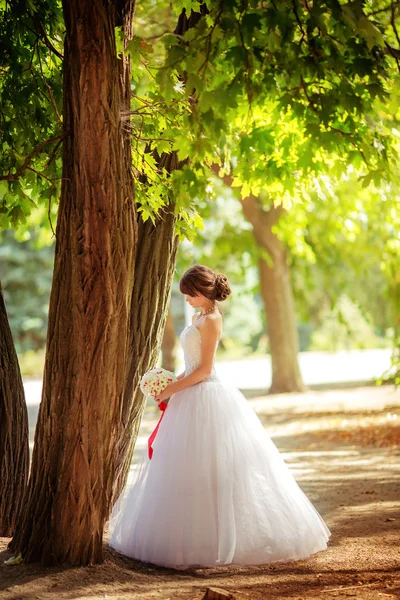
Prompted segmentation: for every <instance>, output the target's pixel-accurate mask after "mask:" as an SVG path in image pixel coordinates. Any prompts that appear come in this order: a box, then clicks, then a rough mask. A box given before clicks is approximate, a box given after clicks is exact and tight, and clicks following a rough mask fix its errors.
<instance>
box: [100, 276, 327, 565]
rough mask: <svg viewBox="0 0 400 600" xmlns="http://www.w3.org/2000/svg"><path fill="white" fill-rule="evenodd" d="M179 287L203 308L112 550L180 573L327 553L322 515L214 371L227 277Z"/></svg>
mask: <svg viewBox="0 0 400 600" xmlns="http://www.w3.org/2000/svg"><path fill="white" fill-rule="evenodd" d="M180 290H181V292H182V294H184V295H185V297H186V301H187V302H188V303H189V304H190V305H191V306H192V307H194V308H197V309H199V311H198V312H197V313H196V314H195V315H194V317H193V321H192V324H191V325H188V326H187V327H186V328H185V329H184V330H183V331H182V333H181V336H180V339H181V344H182V347H183V351H184V358H185V371H184V373H182V374H181V375H179V376H178V380H177V381H176V382H174V383H171V384H170V385H168V387H167V388H166V389H165V390H164V391H163V392H162V393H161V394H160V395H159V396H158V398H157V400H160V401H165V400H166V399H168V398H169V403H168V407H167V409H166V410H165V414H164V418H163V420H162V421H161V424H160V427H159V429H158V432H157V436H156V438H155V440H154V441H153V444H152V447H153V451H154V454H153V456H152V459H151V460H150V459H149V458H146V459H145V462H144V464H143V465H142V469H141V470H140V472H139V474H138V475H137V476H136V480H135V481H134V482H133V485H131V486H127V487H126V489H125V490H124V492H123V494H121V497H120V498H119V500H118V501H117V503H116V505H115V507H114V510H113V514H112V517H111V520H110V532H111V536H110V545H111V546H112V547H113V548H115V549H116V550H118V552H121V553H122V554H125V555H127V556H130V557H133V558H136V559H138V560H141V561H145V562H150V563H154V564H156V565H163V566H167V567H174V568H176V569H182V568H187V567H191V566H208V567H211V566H213V567H215V566H221V565H230V564H235V565H248V564H253V565H255V564H266V563H271V562H273V561H289V560H297V559H301V558H305V557H307V556H310V555H311V554H314V553H315V552H318V551H320V550H323V549H325V548H326V546H327V541H328V538H329V536H330V531H329V529H328V527H327V526H326V524H325V522H324V521H323V519H322V517H321V516H320V515H319V513H318V512H317V510H316V509H315V508H314V506H313V505H312V504H311V502H310V501H309V499H308V498H307V496H306V495H305V494H304V492H303V491H302V490H301V489H300V487H299V486H298V484H297V483H296V481H295V479H294V478H293V475H292V473H291V472H290V470H289V468H288V466H287V465H286V463H285V462H284V460H283V458H282V457H281V455H280V454H279V452H278V450H277V448H276V446H275V445H274V443H273V442H272V440H271V439H270V437H269V436H268V435H267V433H266V432H265V431H264V428H263V426H262V424H261V422H260V420H259V419H258V417H257V415H256V414H255V412H254V411H253V409H252V408H251V406H250V405H249V404H248V402H247V400H246V399H245V398H244V396H243V395H242V393H241V392H240V391H239V390H237V389H236V388H234V387H233V386H231V385H226V384H224V383H222V382H221V381H219V379H218V377H217V374H216V372H215V368H214V357H215V352H216V349H217V345H218V341H219V339H220V337H221V333H222V316H221V313H220V312H219V310H218V304H217V302H219V301H222V300H225V299H226V298H227V297H228V296H229V294H230V287H229V283H228V280H227V278H226V277H225V275H222V274H220V273H215V272H214V271H212V270H211V269H209V268H208V267H205V266H202V265H195V266H193V267H191V268H190V269H189V270H188V271H186V272H185V273H184V275H183V277H182V279H181V281H180Z"/></svg>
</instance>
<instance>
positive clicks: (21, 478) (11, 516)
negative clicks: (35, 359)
mask: <svg viewBox="0 0 400 600" xmlns="http://www.w3.org/2000/svg"><path fill="white" fill-rule="evenodd" d="M28 469H29V433H28V412H27V410H26V403H25V394H24V387H23V385H22V378H21V372H20V370H19V364H18V358H17V353H16V352H15V348H14V344H13V340H12V335H11V330H10V326H9V324H8V319H7V312H6V307H5V304H4V298H3V294H2V290H1V284H0V536H2V537H11V535H12V534H13V533H14V529H15V524H16V522H17V519H18V517H19V514H20V511H21V507H22V502H23V496H24V493H25V489H26V483H27V480H28Z"/></svg>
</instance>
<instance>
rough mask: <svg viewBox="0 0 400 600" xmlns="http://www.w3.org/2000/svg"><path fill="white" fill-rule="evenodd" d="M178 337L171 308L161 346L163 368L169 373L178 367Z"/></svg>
mask: <svg viewBox="0 0 400 600" xmlns="http://www.w3.org/2000/svg"><path fill="white" fill-rule="evenodd" d="M175 346H176V335H175V329H174V317H173V315H172V311H171V307H170V308H169V310H168V314H167V320H166V322H165V329H164V335H163V339H162V344H161V352H162V364H161V366H162V367H163V368H164V369H167V370H168V371H175V365H176V354H175Z"/></svg>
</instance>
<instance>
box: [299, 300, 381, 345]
mask: <svg viewBox="0 0 400 600" xmlns="http://www.w3.org/2000/svg"><path fill="white" fill-rule="evenodd" d="M389 345H390V339H386V340H385V339H383V338H379V337H378V336H377V335H376V334H375V331H374V328H373V326H372V325H371V324H370V323H368V321H366V319H365V318H364V316H363V315H362V313H361V311H360V309H359V308H358V307H357V306H356V305H355V304H354V303H353V302H351V300H350V299H349V298H348V297H347V296H341V297H340V298H339V300H338V302H337V303H336V305H335V307H334V309H333V310H326V311H325V312H324V314H323V315H322V320H321V325H320V326H319V327H318V329H316V330H315V331H314V332H313V334H312V337H311V344H310V348H309V349H310V350H325V351H329V352H332V351H333V352H335V351H338V350H350V349H353V348H357V349H360V350H365V349H367V348H379V347H385V346H386V347H387V346H389Z"/></svg>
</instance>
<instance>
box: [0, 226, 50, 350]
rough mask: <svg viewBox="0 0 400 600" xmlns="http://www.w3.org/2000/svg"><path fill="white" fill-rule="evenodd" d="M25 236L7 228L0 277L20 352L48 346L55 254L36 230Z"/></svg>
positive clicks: (0, 256)
mask: <svg viewBox="0 0 400 600" xmlns="http://www.w3.org/2000/svg"><path fill="white" fill-rule="evenodd" d="M23 237H24V238H25V239H24V241H17V240H16V239H15V237H14V234H13V232H12V231H11V230H8V231H5V232H3V234H2V239H1V245H0V280H1V283H2V287H3V292H4V298H5V302H6V307H7V314H8V318H9V323H10V327H11V330H12V332H13V338H14V343H15V347H16V350H17V352H18V353H23V352H26V351H28V350H31V351H37V350H39V349H41V348H43V347H44V345H45V342H46V331H47V314H48V304H49V298H50V289H51V282H52V271H53V255H54V247H53V246H48V245H43V243H42V240H41V239H40V238H39V236H38V235H37V234H35V233H34V232H25V234H24V236H23ZM38 243H40V245H39V247H38Z"/></svg>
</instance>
